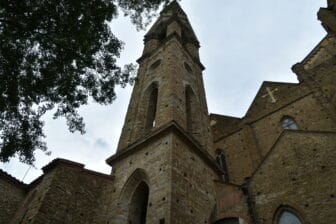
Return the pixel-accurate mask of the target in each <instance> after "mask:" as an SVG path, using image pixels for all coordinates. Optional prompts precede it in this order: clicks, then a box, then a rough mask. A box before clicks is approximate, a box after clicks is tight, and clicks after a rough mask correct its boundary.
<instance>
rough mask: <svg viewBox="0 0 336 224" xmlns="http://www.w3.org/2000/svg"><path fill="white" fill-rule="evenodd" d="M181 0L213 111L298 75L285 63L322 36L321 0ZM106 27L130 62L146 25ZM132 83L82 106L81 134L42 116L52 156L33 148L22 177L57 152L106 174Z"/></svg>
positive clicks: (234, 112)
mask: <svg viewBox="0 0 336 224" xmlns="http://www.w3.org/2000/svg"><path fill="white" fill-rule="evenodd" d="M181 5H182V7H183V9H184V10H185V12H186V13H187V15H188V17H189V20H190V22H191V24H192V26H193V28H194V30H195V33H196V35H197V36H198V39H199V41H200V43H201V51H200V55H201V61H202V63H203V64H204V66H205V67H206V70H205V71H204V82H205V90H206V94H207V101H208V107H209V111H210V112H211V113H217V114H225V115H231V116H238V117H242V116H244V114H245V112H246V110H247V109H248V107H249V105H250V104H251V102H252V100H253V98H254V96H255V94H256V93H257V91H258V89H259V87H260V85H261V83H262V82H263V81H265V80H268V81H282V82H296V77H295V75H294V74H293V73H292V72H291V70H290V68H291V66H292V65H293V64H295V63H296V62H299V61H301V60H302V59H303V58H304V57H305V56H306V55H307V54H308V53H309V52H310V51H311V50H312V49H313V47H314V46H315V45H316V44H317V43H318V42H319V41H320V40H321V39H322V38H323V36H324V35H325V31H324V30H323V29H322V27H321V26H320V23H319V21H318V20H317V17H316V13H317V11H318V9H319V7H325V6H326V0H320V1H319V0H254V1H247V0H231V1H229V0H208V1H205V0H182V2H181ZM148 28H149V27H148ZM112 29H113V32H114V33H115V34H116V35H117V36H118V37H119V38H120V39H122V40H123V41H124V42H125V44H126V45H125V49H124V51H123V53H122V57H121V58H120V64H124V63H130V62H134V61H135V60H136V59H137V58H139V57H140V55H141V52H142V48H143V41H142V40H143V36H144V34H145V32H137V31H136V29H135V27H134V26H133V25H131V24H130V22H129V19H128V18H126V19H125V18H122V17H120V18H119V19H118V20H116V21H115V22H114V23H113V24H112ZM131 89H132V88H131V87H128V88H126V89H118V95H117V97H118V98H117V100H116V101H115V102H114V103H113V104H112V105H110V106H99V105H97V104H90V105H88V106H85V107H83V108H82V109H81V113H82V115H83V116H84V118H85V122H86V130H87V133H86V134H85V135H83V136H82V135H80V134H70V133H69V131H68V130H67V127H66V126H65V121H64V120H63V119H60V120H52V119H51V116H50V114H48V115H46V116H45V119H46V126H45V133H46V134H47V139H46V141H47V143H48V147H49V150H51V151H52V155H51V156H45V155H44V154H43V153H39V152H38V153H36V159H37V161H36V167H37V169H35V168H32V169H30V170H29V172H28V175H27V176H26V177H25V179H24V181H25V182H28V183H29V182H30V181H32V180H33V179H35V178H36V177H38V176H39V175H41V173H42V172H41V171H40V168H41V167H43V166H44V165H46V164H47V163H49V162H50V161H51V160H52V159H54V158H57V157H61V158H65V159H70V160H73V161H76V162H80V163H84V164H85V165H86V168H88V169H93V170H97V171H100V172H104V173H109V172H110V168H109V167H108V166H107V165H106V164H105V159H106V158H107V157H109V156H111V155H112V154H113V153H114V152H115V149H116V145H117V143H118V138H119V135H120V131H121V128H122V125H123V121H124V117H125V114H126V110H127V106H128V101H129V98H130V93H131ZM0 168H1V169H4V170H5V171H7V172H9V173H10V174H12V175H13V176H15V177H17V178H18V179H22V178H23V176H24V174H25V172H26V171H27V169H28V166H26V165H23V164H20V163H19V162H18V161H17V160H15V159H14V160H12V161H11V162H10V163H6V164H2V163H0Z"/></svg>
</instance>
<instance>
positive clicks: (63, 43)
mask: <svg viewBox="0 0 336 224" xmlns="http://www.w3.org/2000/svg"><path fill="white" fill-rule="evenodd" d="M168 2H169V0H142V1H138V0H91V1H79V0H60V1H47V0H31V1H11V0H4V1H1V3H0V80H1V82H0V135H1V138H0V149H1V151H0V161H2V162H6V161H9V159H10V158H11V157H14V156H18V157H19V158H20V160H21V161H22V162H25V163H28V164H33V163H34V160H35V157H34V152H35V150H37V149H40V150H42V151H46V150H47V147H46V144H45V142H44V141H43V137H44V134H43V125H44V124H43V121H42V120H41V117H42V116H43V115H44V114H45V113H46V112H47V111H49V110H52V109H54V110H55V111H56V112H55V114H54V118H58V117H65V118H66V120H67V124H68V127H69V130H70V131H71V132H75V131H80V132H81V133H84V122H83V118H82V117H81V116H80V115H79V114H78V108H79V107H80V106H81V105H84V104H87V103H88V99H89V98H90V97H92V98H93V99H94V101H95V102H98V103H100V104H110V103H112V102H113V100H114V99H115V98H116V93H115V86H116V85H120V86H123V87H124V86H125V85H126V84H128V83H130V82H131V81H132V80H133V77H134V76H133V75H132V74H133V72H134V70H135V66H134V65H132V64H130V65H126V66H125V67H124V68H123V69H122V68H121V67H120V66H118V65H117V64H116V60H117V58H118V57H119V55H120V52H121V50H122V49H123V43H122V41H121V40H119V39H118V38H117V37H116V36H115V35H114V34H113V32H112V30H111V28H110V26H109V21H111V20H113V19H115V18H116V17H117V16H118V9H121V10H122V12H123V13H124V14H125V15H129V16H130V18H131V21H132V22H133V23H134V24H135V25H136V26H137V28H138V29H141V28H144V26H145V25H146V24H148V21H150V18H151V17H152V16H153V15H154V13H155V12H156V11H157V9H158V8H159V7H160V6H161V5H162V4H167V3H168Z"/></svg>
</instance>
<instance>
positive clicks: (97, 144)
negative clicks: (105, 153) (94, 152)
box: [94, 138, 109, 149]
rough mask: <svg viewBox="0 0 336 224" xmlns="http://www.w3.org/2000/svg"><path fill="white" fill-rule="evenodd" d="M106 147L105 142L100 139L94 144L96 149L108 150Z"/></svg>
mask: <svg viewBox="0 0 336 224" xmlns="http://www.w3.org/2000/svg"><path fill="white" fill-rule="evenodd" d="M108 146H109V145H108V144H107V142H106V141H105V140H104V139H102V138H98V139H96V141H95V143H94V147H98V148H103V149H106V148H108Z"/></svg>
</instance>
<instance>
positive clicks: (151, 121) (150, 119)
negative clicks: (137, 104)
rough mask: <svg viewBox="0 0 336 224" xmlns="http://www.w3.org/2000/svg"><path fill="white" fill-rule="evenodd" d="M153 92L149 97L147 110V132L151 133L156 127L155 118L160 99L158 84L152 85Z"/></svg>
mask: <svg viewBox="0 0 336 224" xmlns="http://www.w3.org/2000/svg"><path fill="white" fill-rule="evenodd" d="M150 88H151V90H150V91H151V92H150V95H149V102H148V108H147V118H146V130H147V131H149V130H151V129H152V128H153V127H155V125H156V124H155V117H156V108H157V99H158V87H157V84H152V86H151V87H150Z"/></svg>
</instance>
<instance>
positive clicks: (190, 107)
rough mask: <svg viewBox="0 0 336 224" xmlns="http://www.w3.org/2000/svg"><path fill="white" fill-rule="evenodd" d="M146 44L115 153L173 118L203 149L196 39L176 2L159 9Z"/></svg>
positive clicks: (201, 91)
mask: <svg viewBox="0 0 336 224" xmlns="http://www.w3.org/2000/svg"><path fill="white" fill-rule="evenodd" d="M144 42H145V47H144V51H143V55H142V56H141V58H140V59H139V60H138V63H139V65H140V67H139V73H138V77H137V82H136V84H135V86H134V90H133V94H132V98H131V101H130V104H129V108H128V112H127V116H126V120H125V123H124V127H123V130H122V134H121V137H120V141H119V147H118V151H121V150H123V149H124V148H125V147H127V146H128V145H130V144H132V143H134V142H136V141H137V140H139V139H141V138H143V137H144V136H146V135H148V134H149V133H150V132H153V131H155V130H157V129H160V128H161V127H163V126H164V125H166V124H168V123H169V122H173V121H174V122H176V124H178V125H179V126H180V127H181V128H183V129H184V130H186V131H188V132H189V133H190V134H191V135H192V136H193V137H194V138H195V139H196V140H197V141H198V142H199V143H200V144H201V145H203V146H206V147H207V146H208V144H209V143H208V141H207V140H208V139H209V131H208V130H209V122H208V110H207V105H206V99H205V92H204V87H203V79H202V71H203V69H204V67H203V65H202V64H201V62H200V59H199V53H198V49H199V42H198V40H197V38H196V35H195V33H194V31H193V29H192V27H191V25H190V23H189V21H188V18H187V16H186V14H185V12H184V11H183V10H182V9H181V7H180V6H179V5H178V3H176V2H173V3H171V4H170V5H169V6H167V7H166V8H165V9H164V10H163V11H162V12H161V14H160V18H159V19H158V20H157V21H156V23H155V24H154V25H153V27H152V28H151V29H150V30H149V32H148V33H147V34H146V36H145V40H144Z"/></svg>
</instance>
